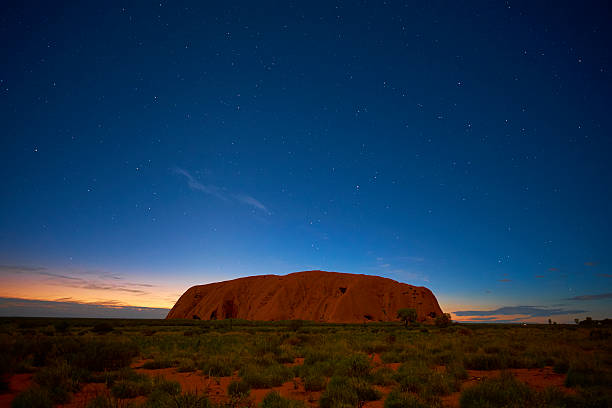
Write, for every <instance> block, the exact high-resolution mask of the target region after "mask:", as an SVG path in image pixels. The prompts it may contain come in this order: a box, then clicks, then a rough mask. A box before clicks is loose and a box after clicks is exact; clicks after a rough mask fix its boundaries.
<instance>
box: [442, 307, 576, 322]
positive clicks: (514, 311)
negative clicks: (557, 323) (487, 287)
mask: <svg viewBox="0 0 612 408" xmlns="http://www.w3.org/2000/svg"><path fill="white" fill-rule="evenodd" d="M586 312H587V310H567V309H563V308H548V307H541V306H504V307H500V308H498V309H494V310H459V311H456V312H453V313H454V314H455V315H456V316H470V317H472V319H470V320H475V318H478V320H482V319H481V318H482V317H487V318H490V319H491V320H494V319H495V317H496V316H516V315H520V316H521V317H519V318H516V320H520V319H524V318H531V317H546V316H556V315H565V314H577V313H586Z"/></svg>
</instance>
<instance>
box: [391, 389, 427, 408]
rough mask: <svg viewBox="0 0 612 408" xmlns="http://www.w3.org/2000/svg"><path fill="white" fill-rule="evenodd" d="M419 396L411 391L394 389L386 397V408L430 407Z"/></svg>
mask: <svg viewBox="0 0 612 408" xmlns="http://www.w3.org/2000/svg"><path fill="white" fill-rule="evenodd" d="M428 407H429V406H428V405H425V404H424V403H423V402H421V400H419V398H418V397H417V396H416V395H415V394H412V393H409V392H401V391H399V390H393V391H391V392H390V393H389V395H387V398H385V405H384V408H428Z"/></svg>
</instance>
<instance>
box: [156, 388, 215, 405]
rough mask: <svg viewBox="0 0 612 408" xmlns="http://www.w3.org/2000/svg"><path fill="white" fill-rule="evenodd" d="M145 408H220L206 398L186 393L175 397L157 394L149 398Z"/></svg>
mask: <svg viewBox="0 0 612 408" xmlns="http://www.w3.org/2000/svg"><path fill="white" fill-rule="evenodd" d="M144 408H218V407H217V406H216V405H215V404H213V403H212V402H211V401H210V400H209V399H208V398H206V396H203V395H198V394H194V393H190V392H188V393H184V394H179V395H176V396H173V397H169V396H168V395H167V394H158V393H156V392H154V393H152V394H151V395H150V396H149V399H148V400H147V402H146V403H145V404H144Z"/></svg>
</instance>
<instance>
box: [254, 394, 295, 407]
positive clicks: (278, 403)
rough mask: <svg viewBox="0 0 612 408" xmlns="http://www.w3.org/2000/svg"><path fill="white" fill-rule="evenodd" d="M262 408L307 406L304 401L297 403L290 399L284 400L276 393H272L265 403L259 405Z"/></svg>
mask: <svg viewBox="0 0 612 408" xmlns="http://www.w3.org/2000/svg"><path fill="white" fill-rule="evenodd" d="M259 407H260V408H305V407H306V405H305V404H304V403H303V402H302V401H296V400H292V399H288V398H283V397H281V396H280V394H279V393H278V392H276V391H270V392H269V393H267V394H266V396H265V397H264V399H263V401H262V402H261V404H260V405H259Z"/></svg>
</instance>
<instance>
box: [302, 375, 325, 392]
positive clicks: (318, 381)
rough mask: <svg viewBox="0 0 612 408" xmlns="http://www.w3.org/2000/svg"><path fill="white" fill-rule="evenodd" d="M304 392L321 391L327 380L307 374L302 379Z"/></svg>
mask: <svg viewBox="0 0 612 408" xmlns="http://www.w3.org/2000/svg"><path fill="white" fill-rule="evenodd" d="M303 380H304V390H306V391H321V390H322V389H324V388H325V385H326V384H327V380H326V378H325V377H323V376H318V375H313V374H309V375H306V376H305V377H303Z"/></svg>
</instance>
